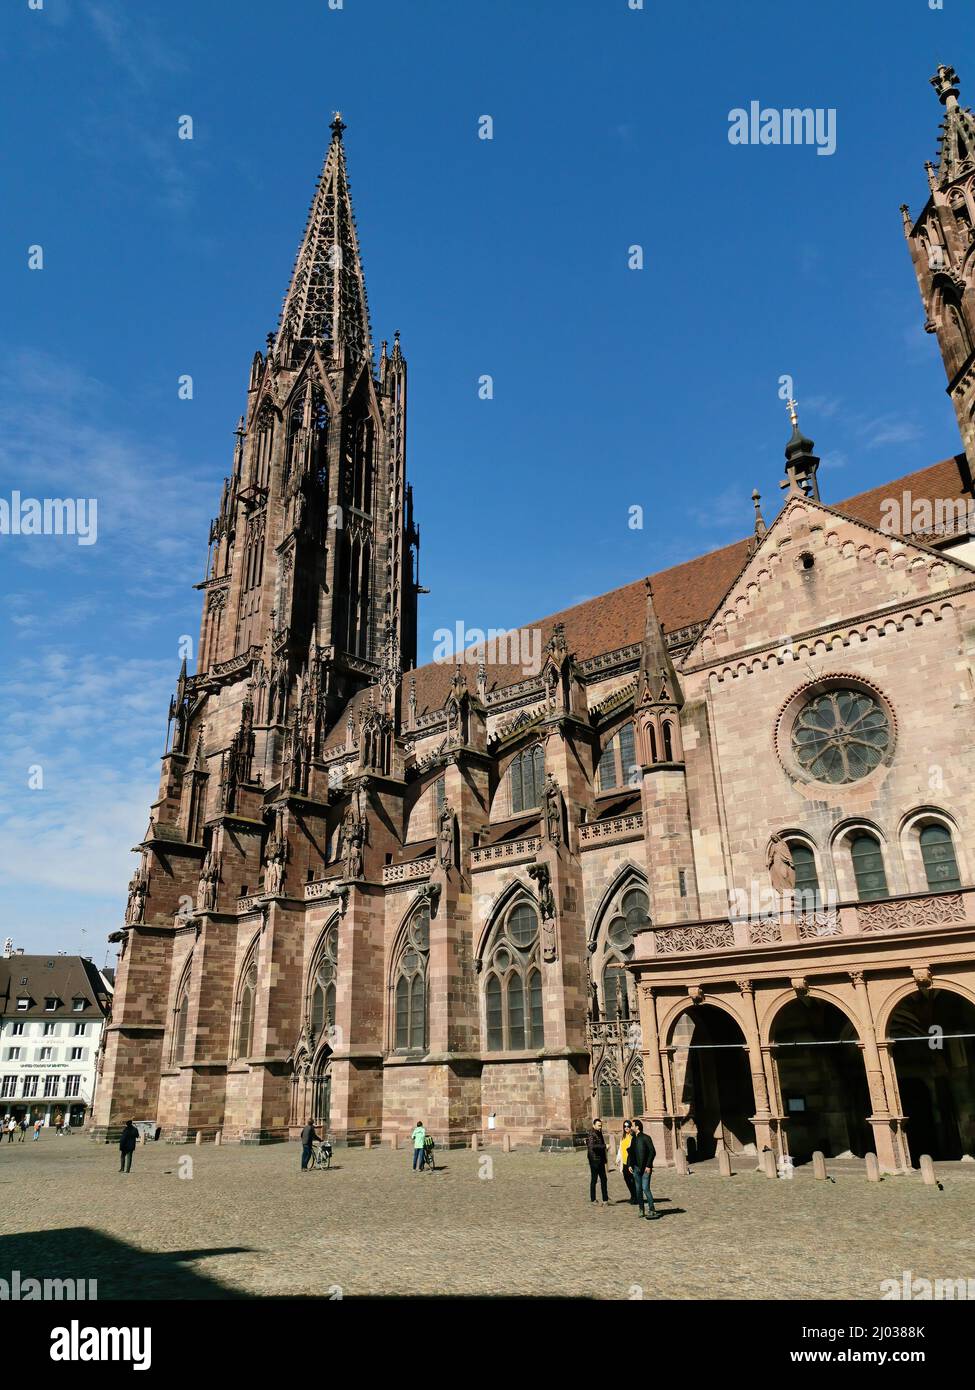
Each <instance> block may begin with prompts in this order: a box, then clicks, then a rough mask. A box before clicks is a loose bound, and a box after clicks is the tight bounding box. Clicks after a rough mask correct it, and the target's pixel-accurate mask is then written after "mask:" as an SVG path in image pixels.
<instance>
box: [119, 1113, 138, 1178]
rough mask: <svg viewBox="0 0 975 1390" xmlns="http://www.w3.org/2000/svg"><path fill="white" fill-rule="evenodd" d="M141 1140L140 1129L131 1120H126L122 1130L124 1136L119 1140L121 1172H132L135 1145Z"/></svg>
mask: <svg viewBox="0 0 975 1390" xmlns="http://www.w3.org/2000/svg"><path fill="white" fill-rule="evenodd" d="M138 1142H139V1131H138V1130H137V1129H136V1127H135V1125H134V1124H133V1123H132V1121H131V1120H126V1122H125V1128H124V1129H123V1130H122V1137H121V1139H120V1140H119V1141H118V1147H119V1166H118V1170H119V1172H120V1173H131V1172H132V1155H133V1154H134V1153H135V1146H136V1144H138Z"/></svg>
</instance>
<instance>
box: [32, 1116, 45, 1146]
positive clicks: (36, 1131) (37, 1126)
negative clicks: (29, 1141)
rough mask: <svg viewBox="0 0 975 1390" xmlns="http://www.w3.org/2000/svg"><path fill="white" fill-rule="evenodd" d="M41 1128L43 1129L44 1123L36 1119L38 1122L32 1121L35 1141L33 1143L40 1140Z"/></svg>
mask: <svg viewBox="0 0 975 1390" xmlns="http://www.w3.org/2000/svg"><path fill="white" fill-rule="evenodd" d="M43 1128H44V1121H43V1120H40V1119H38V1120H35V1121H34V1139H35V1141H36V1140H38V1139H40V1137H41V1130H42V1129H43Z"/></svg>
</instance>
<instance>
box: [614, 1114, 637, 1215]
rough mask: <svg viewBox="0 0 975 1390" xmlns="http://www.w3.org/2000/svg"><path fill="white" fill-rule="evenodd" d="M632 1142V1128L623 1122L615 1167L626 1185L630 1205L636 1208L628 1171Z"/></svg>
mask: <svg viewBox="0 0 975 1390" xmlns="http://www.w3.org/2000/svg"><path fill="white" fill-rule="evenodd" d="M632 1142H633V1126H632V1124H631V1123H630V1121H629V1120H624V1121H623V1133H622V1135H621V1137H620V1147H619V1152H618V1154H617V1157H616V1165H617V1167H618V1168H619V1170H620V1172H621V1173H622V1175H623V1181H624V1182H625V1183H626V1190H627V1192H628V1193H629V1194H630V1205H631V1206H634V1207H635V1206H636V1189H635V1188H634V1186H633V1174H632V1173H631V1172H630V1169H629V1166H628V1165H629V1153H630V1145H631V1143H632Z"/></svg>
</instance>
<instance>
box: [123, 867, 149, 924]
mask: <svg viewBox="0 0 975 1390" xmlns="http://www.w3.org/2000/svg"><path fill="white" fill-rule="evenodd" d="M148 892H149V875H148V874H147V873H146V869H145V864H144V863H142V864H140V865H139V867H138V868H137V869H136V871H135V873H134V874H133V875H132V877H131V878H130V879H129V899H128V902H127V903H126V905H125V924H126V926H132V925H133V924H134V923H136V922H141V921H143V920H144V915H145V909H146V895H147V894H148Z"/></svg>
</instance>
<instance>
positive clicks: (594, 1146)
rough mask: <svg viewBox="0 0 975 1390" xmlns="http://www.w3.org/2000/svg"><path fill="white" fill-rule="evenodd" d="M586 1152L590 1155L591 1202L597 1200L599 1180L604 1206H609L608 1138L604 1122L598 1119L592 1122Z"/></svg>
mask: <svg viewBox="0 0 975 1390" xmlns="http://www.w3.org/2000/svg"><path fill="white" fill-rule="evenodd" d="M586 1151H587V1153H588V1155H589V1200H590V1202H595V1200H596V1180H597V1178H598V1179H599V1186H600V1189H601V1191H602V1197H603V1206H604V1207H605V1206H608V1205H609V1191H608V1189H607V1187H606V1136H605V1134H604V1133H603V1122H602V1120H599V1119H596V1120H593V1122H592V1128H591V1129H590V1131H589V1133H588V1134H587V1135H586Z"/></svg>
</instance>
